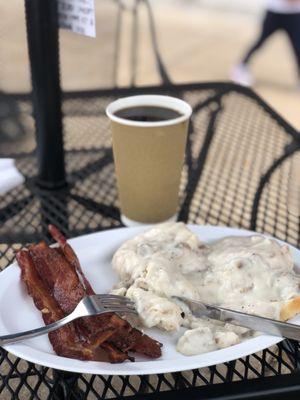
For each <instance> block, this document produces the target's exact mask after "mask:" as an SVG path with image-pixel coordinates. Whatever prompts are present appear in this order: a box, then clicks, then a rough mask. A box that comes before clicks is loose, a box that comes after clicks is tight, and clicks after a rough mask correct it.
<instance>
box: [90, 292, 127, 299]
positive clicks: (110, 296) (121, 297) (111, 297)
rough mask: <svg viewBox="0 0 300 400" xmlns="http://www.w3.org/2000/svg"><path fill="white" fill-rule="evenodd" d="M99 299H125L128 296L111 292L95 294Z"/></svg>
mask: <svg viewBox="0 0 300 400" xmlns="http://www.w3.org/2000/svg"><path fill="white" fill-rule="evenodd" d="M94 296H96V297H97V298H98V299H99V300H106V299H123V298H126V297H124V296H120V295H117V294H110V293H105V294H95V295H94Z"/></svg>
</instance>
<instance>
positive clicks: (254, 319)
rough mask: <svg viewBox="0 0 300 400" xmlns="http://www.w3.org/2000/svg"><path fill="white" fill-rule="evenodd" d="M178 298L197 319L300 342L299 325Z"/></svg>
mask: <svg viewBox="0 0 300 400" xmlns="http://www.w3.org/2000/svg"><path fill="white" fill-rule="evenodd" d="M176 298H177V299H179V300H181V301H183V302H184V303H185V304H186V305H187V306H188V307H189V308H190V310H191V312H192V314H193V315H194V316H195V317H204V316H205V317H208V318H211V319H216V320H218V321H223V322H226V323H229V324H234V325H239V326H243V327H245V328H249V329H253V330H255V331H259V332H264V333H267V334H270V335H274V336H281V337H285V338H287V339H294V340H297V341H299V340H300V326H298V325H295V324H291V323H288V322H281V321H277V320H274V319H271V318H265V317H259V316H257V315H253V314H246V313H243V312H241V311H234V310H230V309H228V308H223V307H218V306H213V305H210V304H206V303H203V302H201V301H195V300H189V299H187V298H185V297H178V296H176Z"/></svg>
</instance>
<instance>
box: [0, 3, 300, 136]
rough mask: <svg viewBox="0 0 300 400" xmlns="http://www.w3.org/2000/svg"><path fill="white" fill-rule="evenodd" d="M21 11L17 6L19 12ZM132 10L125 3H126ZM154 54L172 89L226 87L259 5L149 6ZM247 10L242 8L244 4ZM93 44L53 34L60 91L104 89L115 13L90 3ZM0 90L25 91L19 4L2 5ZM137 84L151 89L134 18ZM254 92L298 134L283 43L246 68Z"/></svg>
mask: <svg viewBox="0 0 300 400" xmlns="http://www.w3.org/2000/svg"><path fill="white" fill-rule="evenodd" d="M21 3H22V4H21ZM126 3H129V5H130V3H132V2H130V1H129V2H128V1H127V2H126ZM152 3H153V6H154V15H155V22H156V27H157V32H158V39H159V48H160V50H161V54H162V56H163V60H164V62H165V64H166V66H167V68H168V71H169V72H170V76H171V78H172V80H173V81H174V82H192V81H196V82H201V81H214V80H226V79H228V77H229V71H230V69H231V67H232V65H233V64H234V63H236V62H237V60H238V59H239V57H240V56H241V54H242V53H243V52H244V51H245V50H246V48H247V47H248V46H249V45H250V43H251V41H252V40H254V38H255V36H256V34H257V32H258V29H259V19H260V14H261V10H262V0H255V1H254V0H253V2H252V1H251V2H250V3H249V2H245V1H244V0H194V1H193V0H164V1H161V0H152ZM248 3H249V4H248ZM95 5H96V18H97V38H96V39H91V38H86V37H82V36H79V35H76V34H73V33H71V32H67V31H61V35H60V47H61V75H62V85H63V87H64V88H65V89H73V90H76V89H88V88H93V89H94V88H99V87H109V86H111V84H112V73H113V57H114V52H113V44H114V36H115V29H116V11H117V10H116V5H115V2H113V1H111V0H102V1H98V0H96V1H95ZM0 14H1V16H2V17H1V18H2V26H1V32H0V65H1V73H0V87H1V88H2V89H3V90H8V91H22V90H29V88H30V79H29V71H28V61H27V48H26V36H25V24H24V9H23V2H20V1H19V0H10V1H9V2H4V1H2V2H1V4H0ZM131 29H132V14H131V12H130V11H129V10H128V11H124V13H123V23H122V27H121V33H122V35H121V52H120V63H121V68H120V69H119V70H118V74H117V76H118V84H119V85H120V86H126V85H128V84H129V83H130V53H129V47H130V36H131ZM138 30H139V46H138V49H139V50H138V69H137V83H138V84H143V85H144V84H157V83H159V77H158V74H157V71H156V68H155V62H154V57H153V49H152V47H151V45H150V39H149V36H150V35H149V24H148V19H147V15H146V12H145V9H141V10H140V23H139V29H138ZM252 70H253V73H254V76H255V78H256V85H255V87H254V89H255V90H256V91H257V92H258V93H259V94H261V95H262V96H263V97H264V98H265V99H266V100H267V101H268V102H269V103H270V104H271V105H272V106H273V107H274V108H275V109H277V110H278V111H279V113H280V114H282V115H283V116H284V117H285V118H286V119H287V120H288V121H290V122H291V123H292V124H293V125H295V126H296V127H298V128H300V112H299V108H300V88H299V81H298V80H297V74H296V66H295V62H294V59H293V55H292V52H291V49H290V47H289V45H288V41H287V38H286V37H285V36H284V35H283V34H282V33H278V34H275V35H274V37H272V38H271V39H270V41H269V42H268V43H267V44H266V46H265V47H264V49H263V50H262V51H261V52H260V53H259V54H257V56H256V57H255V59H254V60H253V65H252Z"/></svg>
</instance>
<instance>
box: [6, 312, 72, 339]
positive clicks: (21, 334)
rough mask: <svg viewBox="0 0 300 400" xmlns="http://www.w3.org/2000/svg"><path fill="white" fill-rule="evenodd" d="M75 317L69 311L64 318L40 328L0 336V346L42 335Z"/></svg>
mask: <svg viewBox="0 0 300 400" xmlns="http://www.w3.org/2000/svg"><path fill="white" fill-rule="evenodd" d="M76 318H78V316H76V315H74V314H73V313H71V314H70V315H67V316H66V317H64V318H62V319H60V320H58V321H56V322H53V323H52V324H49V325H46V326H42V327H40V328H36V329H31V330H29V331H23V332H18V333H13V334H11V335H4V336H0V346H5V345H6V344H9V343H15V342H21V341H22V340H25V339H31V338H34V337H36V336H40V335H44V334H46V333H49V332H52V331H55V330H56V329H58V328H61V327H62V326H64V325H66V324H67V323H69V322H71V321H73V320H74V319H76Z"/></svg>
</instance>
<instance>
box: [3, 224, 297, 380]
mask: <svg viewBox="0 0 300 400" xmlns="http://www.w3.org/2000/svg"><path fill="white" fill-rule="evenodd" d="M190 228H191V230H192V231H194V232H195V233H196V234H197V235H198V236H199V238H200V239H201V240H202V241H204V242H208V243H209V242H212V241H214V240H217V239H221V238H223V237H225V236H229V235H236V236H247V235H251V234H253V232H250V231H246V230H239V229H231V228H225V227H213V226H195V225H194V226H190ZM144 230H145V228H144V227H143V228H121V229H113V230H109V231H105V232H99V233H94V234H91V235H85V236H81V237H78V238H75V239H71V240H70V241H69V242H70V244H71V245H72V247H73V248H74V250H75V252H76V254H77V255H78V257H79V259H80V262H81V265H82V269H83V271H84V273H85V274H86V276H87V278H88V279H89V281H90V282H91V284H92V286H93V288H94V290H95V291H96V293H107V292H108V291H109V289H110V288H111V287H112V286H113V285H114V284H115V283H116V282H117V280H118V278H117V276H116V274H115V273H114V272H113V270H112V268H111V259H112V255H113V253H114V252H115V251H116V250H117V249H118V247H119V246H120V245H121V244H122V243H123V242H124V241H125V240H127V239H129V238H131V237H133V236H135V235H136V234H138V233H140V232H142V231H144ZM290 247H291V250H292V255H293V257H294V261H295V263H296V265H297V267H296V268H297V270H298V272H300V251H298V250H297V249H295V248H294V247H292V246H290ZM0 305H1V306H0V335H1V334H3V335H5V334H9V333H13V332H18V331H23V330H27V329H32V328H36V327H38V326H42V325H43V320H42V317H41V314H40V312H39V311H38V310H37V309H36V308H35V306H34V305H33V302H32V299H31V298H30V297H29V296H28V294H27V293H26V289H25V287H24V285H23V284H22V282H21V280H20V270H19V267H18V266H17V265H16V263H14V264H13V265H11V266H10V267H8V268H7V269H6V270H4V271H3V272H2V273H1V274H0ZM293 322H294V323H297V324H298V325H300V316H298V317H295V318H294V319H293ZM145 331H146V332H147V333H148V334H150V335H151V336H152V337H154V338H155V339H157V340H159V341H160V342H162V343H163V345H164V346H163V355H162V357H161V358H160V359H157V360H146V359H145V358H137V361H136V362H135V363H131V362H125V363H123V364H110V363H106V362H95V361H79V360H73V359H70V358H65V357H59V356H57V355H56V354H55V353H54V352H53V350H52V347H51V345H50V342H49V340H48V337H47V335H44V336H40V337H38V338H35V339H30V340H27V341H26V342H23V343H18V344H13V345H8V346H6V347H5V348H6V350H8V351H9V352H11V353H13V354H15V355H16V356H18V357H21V358H24V359H25V360H28V361H31V362H34V363H37V364H41V365H44V366H47V367H52V368H57V369H60V370H66V371H74V372H81V373H91V374H103V375H142V374H154V373H164V372H175V371H184V370H189V369H193V368H201V367H207V366H209V365H215V364H219V363H224V362H227V361H231V360H234V359H237V358H239V357H243V356H247V355H249V354H252V353H255V352H257V351H260V350H263V349H265V348H267V347H269V346H272V345H274V344H276V343H278V342H280V341H281V340H282V339H281V338H279V337H275V336H269V335H261V336H258V337H255V338H252V339H249V340H247V341H245V342H243V343H240V344H237V345H235V346H232V347H228V348H226V349H222V350H217V351H212V352H210V353H206V354H202V355H198V356H191V357H186V356H183V355H182V354H179V353H177V352H176V350H175V343H176V339H177V336H178V334H177V335H176V334H175V335H170V334H166V333H163V332H160V331H159V330H156V329H147V330H145Z"/></svg>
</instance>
